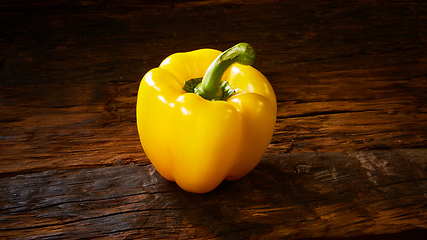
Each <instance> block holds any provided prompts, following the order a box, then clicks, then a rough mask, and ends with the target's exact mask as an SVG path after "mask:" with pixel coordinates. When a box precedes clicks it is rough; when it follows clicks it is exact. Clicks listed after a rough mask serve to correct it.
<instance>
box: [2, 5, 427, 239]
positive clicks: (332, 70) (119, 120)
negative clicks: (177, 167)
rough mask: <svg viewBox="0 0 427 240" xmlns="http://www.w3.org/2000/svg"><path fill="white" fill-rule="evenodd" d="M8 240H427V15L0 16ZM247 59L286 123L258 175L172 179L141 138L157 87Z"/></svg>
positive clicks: (114, 12)
mask: <svg viewBox="0 0 427 240" xmlns="http://www.w3.org/2000/svg"><path fill="white" fill-rule="evenodd" d="M0 13H1V14H0V113H1V115H0V152H1V154H0V238H5V239H9V238H11V239H14V238H17V239H27V238H31V239H58V238H106V239H111V238H119V239H122V238H130V239H132V238H135V239H141V238H147V239H167V238H183V239H185V238H217V239H251V238H256V239H258V238H259V239H283V238H285V239H309V238H317V239H327V238H334V237H343V238H348V239H359V238H363V239H380V238H387V239H400V238H409V239H417V238H418V239H421V237H422V236H425V235H426V234H427V148H426V147H427V105H426V104H427V55H426V52H427V50H426V47H427V4H426V3H424V2H423V1H373V0H372V1H332V0H330V1H329V0H326V1H305V0H299V1H290V0H287V1H228V0H224V1H162V2H160V1H128V0H123V1H55V2H53V1H37V2H34V1H26V0H23V1H16V2H13V1H0ZM237 42H248V43H250V44H251V45H253V46H254V48H255V50H256V51H257V57H258V58H257V61H256V62H255V64H254V66H255V67H256V68H257V69H259V70H260V71H261V72H263V73H264V75H265V76H266V77H267V78H268V79H269V80H270V82H271V83H272V85H273V88H274V89H275V91H276V94H277V98H278V119H277V125H276V131H275V134H274V136H273V139H272V142H271V145H270V148H269V149H268V151H267V154H266V155H265V157H264V158H263V159H262V161H261V163H260V164H259V165H258V166H257V167H256V168H255V169H254V170H253V171H252V172H251V173H250V174H248V175H247V176H245V177H244V178H242V179H240V180H238V181H234V182H224V183H223V184H221V185H220V186H219V187H218V188H217V189H215V190H214V191H212V192H211V193H208V194H202V195H197V194H190V193H187V192H184V191H183V190H181V189H180V188H178V187H177V186H176V185H175V184H174V183H171V182H168V181H166V180H164V179H163V178H162V177H161V176H160V175H159V174H158V173H157V172H156V171H155V169H154V168H153V166H152V165H151V164H150V162H149V160H148V159H147V158H146V156H145V154H144V152H143V150H142V148H141V146H140V143H139V139H138V135H137V130H136V122H135V102H136V95H137V89H138V84H139V81H140V79H141V78H142V76H143V75H144V73H145V72H147V71H148V70H150V69H151V68H154V67H156V66H158V64H159V63H160V62H161V61H162V60H163V59H164V58H165V57H167V56H168V55H170V54H172V53H174V52H178V51H190V50H194V49H199V48H206V47H209V48H216V49H220V50H225V49H226V48H228V47H230V46H232V45H234V44H235V43H237Z"/></svg>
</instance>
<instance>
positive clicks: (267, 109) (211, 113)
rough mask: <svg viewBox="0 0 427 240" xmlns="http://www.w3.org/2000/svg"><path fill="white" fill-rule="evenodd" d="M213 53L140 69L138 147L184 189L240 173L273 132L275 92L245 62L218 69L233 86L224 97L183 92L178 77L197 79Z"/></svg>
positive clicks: (204, 188)
mask: <svg viewBox="0 0 427 240" xmlns="http://www.w3.org/2000/svg"><path fill="white" fill-rule="evenodd" d="M220 54H221V52H220V51H218V50H213V49H200V50H195V51H192V52H186V53H175V54H173V55H171V56H169V57H168V58H166V59H165V60H164V61H163V62H162V63H161V64H160V66H159V67H158V68H154V69H152V70H150V71H149V72H147V73H146V74H145V76H144V77H143V79H142V80H141V83H140V86H139V90H138V97H137V110H136V113H137V116H136V118H137V127H138V132H139V137H140V140H141V144H142V146H143V149H144V151H145V153H146V155H147V157H148V158H149V159H150V161H151V163H152V164H153V165H154V167H155V168H156V170H157V171H158V172H159V173H160V174H161V175H162V176H163V177H165V178H166V179H168V180H170V181H175V182H176V183H177V184H178V185H179V186H180V187H181V188H182V189H184V190H186V191H189V192H194V193H206V192H209V191H212V190H213V189H215V188H216V187H217V186H218V185H219V184H220V183H221V182H222V181H223V180H224V179H225V180H237V179H239V178H241V177H243V176H245V175H246V174H247V173H249V172H250V171H251V170H252V169H253V168H255V166H256V165H257V164H258V163H259V161H260V160H261V158H262V157H263V155H264V154H265V151H266V149H267V148H268V145H269V143H270V141H271V138H272V135H273V132H274V127H275V123H276V112H277V103H276V96H275V94H274V91H273V88H272V87H271V85H270V83H269V82H268V80H267V79H266V78H265V76H264V75H263V74H262V73H260V72H259V71H258V70H256V69H255V68H253V67H251V66H249V65H242V64H239V63H233V64H230V66H229V67H227V69H226V70H224V73H223V74H220V75H221V76H220V77H222V78H220V80H222V81H228V83H229V85H230V86H231V88H233V89H234V90H235V93H234V94H233V95H232V96H231V97H229V98H228V99H227V100H226V101H223V100H217V101H211V100H207V99H205V98H203V97H201V96H199V95H197V94H195V93H186V92H185V91H184V90H183V87H184V84H185V81H187V80H190V79H194V78H200V77H203V76H204V75H205V72H207V69H208V67H209V66H210V65H211V63H212V62H214V61H215V60H216V59H217V57H218V56H219V55H220ZM232 57H234V56H232ZM218 58H219V57H218Z"/></svg>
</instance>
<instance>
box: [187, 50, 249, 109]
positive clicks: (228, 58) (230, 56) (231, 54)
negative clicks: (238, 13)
mask: <svg viewBox="0 0 427 240" xmlns="http://www.w3.org/2000/svg"><path fill="white" fill-rule="evenodd" d="M254 61H255V51H254V49H253V48H252V46H251V45H249V44H247V43H239V44H236V45H235V46H233V47H231V48H229V49H227V50H225V51H224V52H223V53H221V54H220V55H219V56H218V57H217V58H216V59H215V60H214V61H213V62H212V64H211V65H210V66H209V68H208V70H207V71H206V73H205V75H204V76H203V79H202V82H201V83H200V84H199V85H197V87H196V88H195V89H194V93H196V94H197V95H199V96H201V97H203V98H204V99H207V100H213V101H214V100H220V99H222V98H223V95H224V91H223V90H222V89H221V79H222V76H223V75H224V73H225V71H226V70H227V69H228V68H229V67H230V66H231V65H232V64H233V63H240V64H243V65H251V64H252V63H254Z"/></svg>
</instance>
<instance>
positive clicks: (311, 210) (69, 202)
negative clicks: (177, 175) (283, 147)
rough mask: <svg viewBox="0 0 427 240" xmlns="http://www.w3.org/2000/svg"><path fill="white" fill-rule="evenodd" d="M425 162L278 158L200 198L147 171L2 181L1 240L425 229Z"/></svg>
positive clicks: (381, 154) (396, 157) (385, 154)
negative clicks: (17, 239) (4, 239)
mask: <svg viewBox="0 0 427 240" xmlns="http://www.w3.org/2000/svg"><path fill="white" fill-rule="evenodd" d="M426 157H427V156H426V153H425V151H423V150H373V151H357V152H353V153H349V154H346V153H291V154H277V155H274V157H272V156H266V157H265V158H264V159H263V161H262V162H261V163H260V164H259V165H258V166H257V167H256V169H255V170H254V171H252V172H251V173H250V174H249V175H247V176H246V177H244V178H243V179H241V180H239V181H234V182H224V183H223V184H221V185H220V186H219V187H218V188H217V189H215V190H214V191H213V192H211V193H208V194H202V195H198V194H191V193H187V192H185V191H183V190H181V189H180V188H179V187H177V186H176V184H174V183H172V182H169V181H167V180H164V179H163V178H162V177H161V176H160V175H159V174H158V173H157V172H156V171H155V169H154V168H153V166H152V165H146V166H137V165H134V164H130V165H124V166H112V167H105V168H95V169H79V170H51V171H44V172H39V173H32V174H24V175H17V176H15V177H12V178H7V179H6V178H2V179H0V186H2V187H1V191H0V198H1V199H3V203H2V204H1V210H0V211H1V212H0V213H1V214H0V216H1V217H0V222H1V223H2V231H0V235H3V236H10V237H30V236H31V237H36V238H42V239H46V238H60V237H63V236H68V237H79V236H85V237H88V238H98V237H101V238H103V237H105V238H110V237H115V238H124V237H127V238H155V239H165V238H170V237H172V238H178V237H179V238H199V237H204V238H225V239H249V238H256V239H272V238H273V239H277V238H284V237H286V239H300V238H315V237H340V236H359V235H363V234H377V233H381V232H387V233H393V232H399V231H401V230H402V229H403V230H405V229H414V228H425V227H426V226H427V225H426V222H427V211H426V210H427V209H426V198H427V184H426V183H427V182H426V181H427V175H426V170H427V162H426V161H425V158H426ZM407 159H411V160H410V161H404V160H407ZM403 171H404V172H408V173H410V174H407V175H403V174H401V173H402V172H403ZM112 180H114V181H112Z"/></svg>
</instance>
